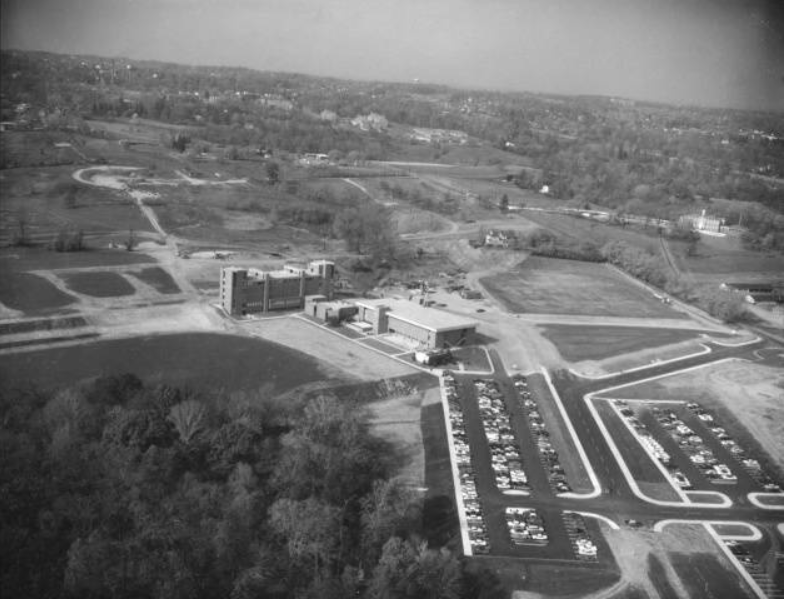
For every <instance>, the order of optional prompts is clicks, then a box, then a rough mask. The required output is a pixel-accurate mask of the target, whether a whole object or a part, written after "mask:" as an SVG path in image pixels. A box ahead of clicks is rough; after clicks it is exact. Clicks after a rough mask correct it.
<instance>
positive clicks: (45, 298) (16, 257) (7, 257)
mask: <svg viewBox="0 0 785 599" xmlns="http://www.w3.org/2000/svg"><path fill="white" fill-rule="evenodd" d="M151 262H153V260H152V258H150V257H149V256H147V255H145V254H140V253H137V252H126V251H121V250H89V251H83V252H54V251H50V250H46V249H44V248H41V247H32V248H30V247H24V248H18V247H15V248H4V249H0V272H2V273H3V276H2V277H0V303H2V304H3V305H4V306H5V307H6V308H7V309H11V310H17V311H20V312H23V313H25V314H27V315H30V316H33V315H46V314H53V313H56V312H58V311H62V309H63V308H66V307H67V306H69V305H70V304H72V303H74V302H75V301H76V298H75V297H74V296H72V295H69V294H67V293H63V292H62V291H61V290H60V289H58V288H57V287H55V286H54V285H53V284H52V283H51V282H50V281H47V280H46V279H45V278H43V277H41V276H38V275H36V274H34V272H31V271H38V270H55V271H56V270H68V269H73V268H85V267H93V266H108V267H111V266H118V265H129V264H147V263H151ZM115 276H119V275H115ZM122 284H124V287H123V288H124V289H125V286H127V288H128V289H130V290H131V291H130V293H133V288H132V287H131V286H130V284H128V282H127V281H125V280H124V279H123V280H122ZM128 289H125V291H126V292H127V291H128ZM75 291H77V292H78V291H80V290H79V289H75ZM101 297H103V296H101ZM6 316H8V315H6ZM0 317H4V316H3V314H0Z"/></svg>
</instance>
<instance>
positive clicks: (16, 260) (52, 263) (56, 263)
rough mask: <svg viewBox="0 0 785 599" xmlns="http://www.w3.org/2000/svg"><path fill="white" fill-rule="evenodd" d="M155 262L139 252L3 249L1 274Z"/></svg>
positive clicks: (37, 248)
mask: <svg viewBox="0 0 785 599" xmlns="http://www.w3.org/2000/svg"><path fill="white" fill-rule="evenodd" d="M154 262H155V260H153V259H152V258H150V256H148V255H146V254H141V253H139V252H127V251H125V250H97V249H95V250H88V251H84V252H53V251H50V250H47V249H45V248H42V247H32V248H16V247H14V248H4V249H2V250H0V272H3V273H9V272H28V271H31V270H58V269H64V270H68V269H72V268H87V267H91V266H124V265H127V264H151V263H154Z"/></svg>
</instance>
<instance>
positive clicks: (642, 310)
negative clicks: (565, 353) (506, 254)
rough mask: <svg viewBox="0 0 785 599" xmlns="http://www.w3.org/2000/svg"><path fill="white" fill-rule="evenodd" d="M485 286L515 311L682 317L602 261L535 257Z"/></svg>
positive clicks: (492, 278)
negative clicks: (601, 262)
mask: <svg viewBox="0 0 785 599" xmlns="http://www.w3.org/2000/svg"><path fill="white" fill-rule="evenodd" d="M480 282H481V283H482V285H483V286H484V287H485V288H486V289H487V290H488V292H489V293H491V294H493V295H494V297H496V298H497V299H498V300H500V301H501V302H502V303H503V304H504V305H505V307H506V308H507V309H508V310H510V311H511V312H533V313H538V314H580V315H587V316H629V317H651V318H658V317H660V318H682V317H684V315H683V314H681V313H680V312H676V311H675V310H673V309H671V308H670V307H668V306H667V305H665V304H663V303H662V302H660V301H659V300H657V299H656V298H655V297H654V296H653V295H652V294H651V293H649V292H647V291H645V290H644V289H642V288H640V287H638V286H636V285H633V284H632V283H630V282H629V281H627V280H626V279H625V278H624V277H623V276H622V275H621V274H619V273H617V272H615V271H613V270H611V269H610V268H608V267H606V266H605V265H603V264H597V263H593V262H577V261H574V260H558V259H555V258H542V257H537V256H532V257H530V258H528V259H527V260H526V261H525V262H523V263H521V264H520V265H519V266H518V267H517V268H516V269H514V270H513V271H512V272H509V273H504V274H499V275H494V276H492V277H486V278H484V279H481V281H480Z"/></svg>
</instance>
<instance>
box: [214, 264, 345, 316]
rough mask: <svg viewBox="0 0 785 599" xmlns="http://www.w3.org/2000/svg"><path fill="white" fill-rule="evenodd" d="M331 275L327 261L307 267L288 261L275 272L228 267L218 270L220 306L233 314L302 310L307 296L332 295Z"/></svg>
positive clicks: (331, 269) (333, 269) (332, 269)
mask: <svg viewBox="0 0 785 599" xmlns="http://www.w3.org/2000/svg"><path fill="white" fill-rule="evenodd" d="M334 275H335V264H334V263H333V262H331V261H330V260H316V261H314V262H310V263H309V264H308V265H307V266H300V265H290V264H287V265H286V266H284V268H283V269H282V270H274V271H263V270H259V269H256V268H241V267H237V266H229V267H226V268H223V269H221V281H220V297H221V306H222V307H223V309H224V310H225V311H226V313H227V314H231V315H232V316H247V315H249V314H264V313H267V312H269V311H271V310H290V309H302V308H303V307H304V305H305V297H306V296H308V295H317V294H320V295H324V296H326V297H328V298H329V297H332V280H333V276H334Z"/></svg>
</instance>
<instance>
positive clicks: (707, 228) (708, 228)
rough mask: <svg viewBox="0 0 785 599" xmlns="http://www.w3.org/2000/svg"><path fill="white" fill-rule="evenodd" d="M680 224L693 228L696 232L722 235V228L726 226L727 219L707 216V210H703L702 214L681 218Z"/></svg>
mask: <svg viewBox="0 0 785 599" xmlns="http://www.w3.org/2000/svg"><path fill="white" fill-rule="evenodd" d="M679 224H680V225H682V226H689V227H692V229H694V230H695V231H704V232H708V233H720V232H721V229H722V227H723V226H724V225H725V219H724V218H719V217H716V216H707V215H706V210H702V211H701V213H700V214H685V215H683V216H681V217H679Z"/></svg>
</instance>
